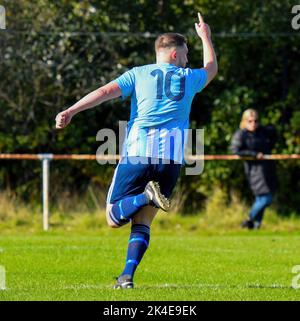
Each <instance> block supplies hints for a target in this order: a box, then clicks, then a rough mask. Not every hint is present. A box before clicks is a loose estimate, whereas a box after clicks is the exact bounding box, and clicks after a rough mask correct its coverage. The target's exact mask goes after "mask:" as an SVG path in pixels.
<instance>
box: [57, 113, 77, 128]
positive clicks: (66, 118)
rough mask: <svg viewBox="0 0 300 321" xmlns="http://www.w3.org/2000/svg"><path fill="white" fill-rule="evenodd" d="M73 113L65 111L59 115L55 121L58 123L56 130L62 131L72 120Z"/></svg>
mask: <svg viewBox="0 0 300 321" xmlns="http://www.w3.org/2000/svg"><path fill="white" fill-rule="evenodd" d="M72 116H73V115H71V112H70V111H68V110H64V111H62V112H61V113H59V114H57V116H56V118H55V121H56V128H57V129H62V128H65V127H66V126H67V125H68V124H69V123H70V121H71V119H72Z"/></svg>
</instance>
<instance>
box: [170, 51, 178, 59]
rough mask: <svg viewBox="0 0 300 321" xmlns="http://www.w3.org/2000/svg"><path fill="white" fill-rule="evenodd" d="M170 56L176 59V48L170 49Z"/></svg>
mask: <svg viewBox="0 0 300 321" xmlns="http://www.w3.org/2000/svg"><path fill="white" fill-rule="evenodd" d="M171 58H172V59H173V60H176V58H177V51H176V49H174V50H172V51H171Z"/></svg>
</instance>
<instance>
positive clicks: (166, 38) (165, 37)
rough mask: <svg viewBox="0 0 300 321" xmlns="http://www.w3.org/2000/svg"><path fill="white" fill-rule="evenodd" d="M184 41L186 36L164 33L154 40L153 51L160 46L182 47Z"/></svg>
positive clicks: (185, 41)
mask: <svg viewBox="0 0 300 321" xmlns="http://www.w3.org/2000/svg"><path fill="white" fill-rule="evenodd" d="M186 43H187V40H186V38H185V37H184V36H183V35H181V34H179V33H172V32H169V33H164V34H162V35H160V36H158V37H157V39H156V40H155V51H158V50H159V49H161V48H168V49H169V48H173V47H182V46H183V45H184V44H186Z"/></svg>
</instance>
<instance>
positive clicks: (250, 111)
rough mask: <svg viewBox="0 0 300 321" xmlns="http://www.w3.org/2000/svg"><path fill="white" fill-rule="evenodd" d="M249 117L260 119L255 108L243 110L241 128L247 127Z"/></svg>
mask: <svg viewBox="0 0 300 321" xmlns="http://www.w3.org/2000/svg"><path fill="white" fill-rule="evenodd" d="M249 117H255V119H257V120H258V112H257V111H256V110H255V109H252V108H249V109H246V110H245V111H244V112H243V115H242V119H241V122H240V129H244V128H246V124H247V121H248V118H249Z"/></svg>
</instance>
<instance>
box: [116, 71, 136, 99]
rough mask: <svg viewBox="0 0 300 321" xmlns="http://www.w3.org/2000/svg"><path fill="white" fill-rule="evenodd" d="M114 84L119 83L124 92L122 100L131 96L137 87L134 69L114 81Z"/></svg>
mask: <svg viewBox="0 0 300 321" xmlns="http://www.w3.org/2000/svg"><path fill="white" fill-rule="evenodd" d="M113 82H115V83H117V84H118V86H119V87H120V89H121V92H122V99H125V98H126V97H129V96H131V95H132V93H133V91H134V87H135V75H134V69H131V70H128V71H126V72H125V73H124V74H122V75H121V76H120V77H118V78H117V79H115V80H113Z"/></svg>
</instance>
